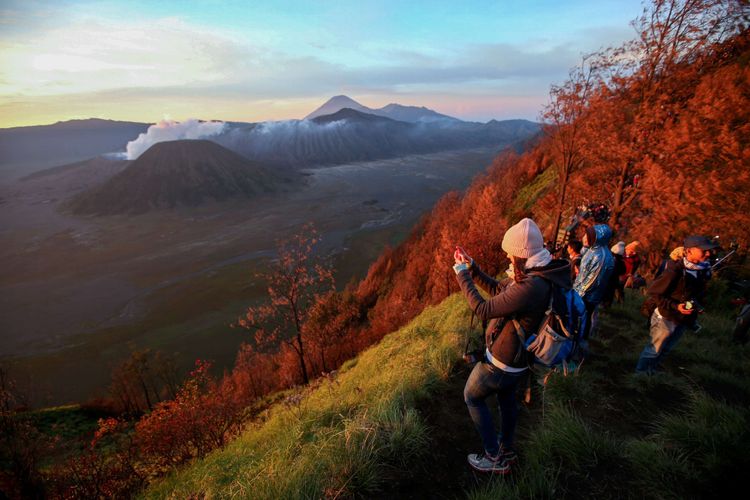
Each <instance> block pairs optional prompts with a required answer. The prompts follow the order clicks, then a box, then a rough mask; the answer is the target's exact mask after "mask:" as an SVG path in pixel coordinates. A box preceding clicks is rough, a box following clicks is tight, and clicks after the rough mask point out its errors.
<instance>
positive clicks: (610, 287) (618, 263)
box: [602, 241, 627, 308]
mask: <svg viewBox="0 0 750 500" xmlns="http://www.w3.org/2000/svg"><path fill="white" fill-rule="evenodd" d="M610 252H612V257H613V258H614V263H615V267H614V268H613V270H612V274H611V275H610V277H609V283H608V284H607V289H606V291H605V292H604V299H602V306H603V307H605V308H609V307H610V306H611V305H612V302H617V303H618V304H622V301H623V298H624V296H625V279H626V278H625V273H626V272H627V268H626V267H625V242H624V241H618V242H617V243H616V244H614V245H612V248H610Z"/></svg>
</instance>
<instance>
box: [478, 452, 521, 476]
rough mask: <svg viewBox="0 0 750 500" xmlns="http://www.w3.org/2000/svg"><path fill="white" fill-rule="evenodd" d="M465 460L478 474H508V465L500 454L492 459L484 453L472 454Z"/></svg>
mask: <svg viewBox="0 0 750 500" xmlns="http://www.w3.org/2000/svg"><path fill="white" fill-rule="evenodd" d="M467 458H468V460H469V465H471V466H472V467H473V468H474V469H475V470H478V471H479V472H491V473H493V474H507V473H508V472H510V465H509V464H508V462H507V461H506V460H505V458H503V456H502V455H501V454H498V455H497V456H495V457H492V456H490V455H487V454H486V453H482V454H479V453H472V454H471V455H469V456H468V457H467Z"/></svg>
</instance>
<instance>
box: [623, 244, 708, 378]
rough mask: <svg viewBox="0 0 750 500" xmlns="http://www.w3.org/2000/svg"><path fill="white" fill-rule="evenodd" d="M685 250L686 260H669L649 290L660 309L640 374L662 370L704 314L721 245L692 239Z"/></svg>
mask: <svg viewBox="0 0 750 500" xmlns="http://www.w3.org/2000/svg"><path fill="white" fill-rule="evenodd" d="M683 247H684V256H683V257H682V259H679V260H669V261H668V262H667V264H666V266H665V268H664V272H662V273H661V274H660V275H659V277H657V278H656V279H655V280H654V282H653V283H651V286H649V288H648V296H649V297H648V300H651V301H652V302H653V303H654V304H655V305H656V308H655V309H654V312H653V313H651V319H650V324H649V325H650V326H649V334H650V339H649V342H648V344H646V347H645V348H644V349H643V352H641V356H640V358H639V359H638V364H637V365H636V368H635V371H636V372H637V373H647V374H652V373H654V372H655V371H657V370H659V369H660V367H661V363H662V361H663V360H664V357H665V356H666V355H667V354H669V352H670V351H671V350H672V349H674V347H675V346H676V345H677V342H678V341H679V340H680V338H681V337H682V334H683V333H684V332H685V328H688V327H694V326H695V325H696V320H697V317H698V313H699V312H701V311H702V309H701V307H700V304H701V303H702V302H703V297H704V295H705V293H706V286H707V284H708V281H709V280H710V279H711V265H710V263H709V262H708V258H709V257H710V255H711V253H710V251H711V249H713V248H716V247H717V245H716V243H715V242H713V241H712V240H710V239H708V238H706V237H705V236H689V237H688V238H685V242H684V245H683Z"/></svg>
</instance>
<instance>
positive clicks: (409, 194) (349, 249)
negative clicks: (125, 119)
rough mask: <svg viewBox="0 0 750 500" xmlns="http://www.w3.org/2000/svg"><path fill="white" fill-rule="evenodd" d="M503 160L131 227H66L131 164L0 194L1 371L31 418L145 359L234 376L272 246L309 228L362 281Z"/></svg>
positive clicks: (409, 165) (64, 173) (468, 154)
mask: <svg viewBox="0 0 750 500" xmlns="http://www.w3.org/2000/svg"><path fill="white" fill-rule="evenodd" d="M496 155H497V149H496V148H482V149H473V150H465V151H454V152H445V153H436V154H429V155H416V156H408V157H402V158H395V159H390V160H380V161H372V162H361V163H353V164H346V165H338V166H329V167H319V168H315V169H306V170H301V171H299V172H298V173H297V174H298V175H299V177H300V181H299V182H297V183H294V184H292V185H290V186H289V187H288V188H287V189H286V190H284V191H282V192H278V193H273V194H269V195H267V196H262V197H259V198H255V199H251V200H243V201H231V202H222V203H216V202H212V203H208V204H206V205H203V206H200V207H197V208H176V209H171V210H165V209H162V210H158V211H152V212H149V213H146V214H142V215H137V216H124V215H123V216H106V217H102V216H98V217H95V216H87V217H78V216H72V215H70V214H67V213H66V212H65V210H63V209H61V206H62V204H63V202H64V201H65V200H67V199H68V198H70V197H71V196H73V195H74V194H76V193H78V192H80V191H82V190H83V189H86V188H88V187H91V186H93V185H95V184H97V183H100V182H103V181H104V180H106V179H108V178H110V177H111V176H112V175H114V174H115V173H117V172H119V171H120V170H122V169H123V168H125V167H126V166H127V163H126V162H116V161H109V160H103V159H101V160H92V161H90V162H83V163H82V164H76V165H73V166H71V167H66V168H61V169H56V170H54V171H44V172H41V173H38V174H35V175H33V176H30V177H28V178H25V179H21V180H18V179H11V178H6V179H5V180H0V262H2V263H3V265H2V267H1V268H0V358H1V359H2V361H3V362H4V364H6V365H7V366H9V367H10V369H11V372H12V374H14V375H15V376H16V377H17V378H19V379H20V380H21V381H22V383H23V384H24V385H25V386H26V387H27V389H28V390H29V391H31V394H32V401H33V402H34V403H35V404H37V405H42V404H44V405H49V404H61V403H66V402H70V401H80V400H84V399H86V398H90V397H94V396H102V395H104V394H105V393H106V386H107V385H108V383H109V376H110V373H111V371H112V368H113V367H115V366H116V365H117V364H119V363H120V362H122V361H123V360H124V359H125V358H127V356H128V355H129V353H130V351H132V350H134V349H140V348H151V349H155V350H161V351H163V352H165V353H175V354H176V356H177V360H178V364H179V366H180V367H181V369H183V370H187V369H188V368H189V367H190V366H191V365H192V364H193V362H194V360H195V359H197V358H201V359H209V360H213V361H214V362H215V366H216V367H217V369H225V368H230V367H231V365H232V363H233V360H234V356H235V354H236V351H237V348H238V346H239V345H240V343H241V342H242V341H245V340H248V339H249V335H248V334H247V333H246V332H244V331H243V330H239V329H232V328H230V324H231V323H232V322H233V321H235V320H236V319H237V318H238V317H239V316H240V315H241V314H242V312H243V311H244V309H245V308H246V307H247V306H248V305H252V304H256V303H259V302H260V301H262V300H263V297H264V295H265V284H264V283H262V282H261V281H260V280H258V279H257V278H256V277H255V274H256V273H257V272H259V271H263V269H264V268H265V266H266V265H267V263H268V262H269V259H272V258H273V256H274V253H275V247H276V242H277V241H278V240H280V239H284V238H288V237H289V236H291V235H292V234H295V233H296V232H299V231H300V229H301V228H302V227H303V226H304V224H306V223H308V222H312V223H314V224H315V227H316V228H317V230H318V231H319V232H320V233H321V234H322V237H323V238H322V242H321V244H320V245H319V248H318V252H319V253H321V254H322V255H325V256H327V257H329V258H331V259H332V261H333V263H334V265H335V267H336V279H337V285H338V286H339V288H341V287H342V286H343V285H344V284H346V282H348V281H349V280H351V279H352V278H359V277H362V276H363V275H364V274H365V273H366V271H367V268H368V266H369V265H370V264H371V263H372V261H374V259H375V258H376V257H377V256H378V254H379V253H380V252H381V251H382V250H383V248H384V247H385V246H386V245H395V244H397V243H399V242H400V241H402V240H403V239H404V238H405V237H406V236H407V235H408V233H409V231H410V229H411V227H412V226H413V225H414V223H415V222H416V221H417V220H418V219H419V217H420V216H421V215H422V214H424V213H425V212H426V211H427V210H429V209H430V208H431V207H432V205H433V204H434V203H435V202H436V201H437V200H438V199H439V197H440V196H441V195H442V194H444V193H445V192H447V191H450V190H455V189H463V188H465V187H466V186H467V185H468V184H469V182H470V180H471V178H472V177H473V176H474V175H475V174H477V173H479V172H482V171H484V170H485V169H486V167H487V166H488V165H489V164H490V163H491V162H492V159H493V158H494V157H495V156H496Z"/></svg>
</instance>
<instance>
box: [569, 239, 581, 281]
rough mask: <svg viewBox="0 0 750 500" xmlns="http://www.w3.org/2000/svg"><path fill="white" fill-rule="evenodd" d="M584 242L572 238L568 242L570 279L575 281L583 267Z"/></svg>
mask: <svg viewBox="0 0 750 500" xmlns="http://www.w3.org/2000/svg"><path fill="white" fill-rule="evenodd" d="M582 248H583V243H581V242H580V241H578V240H570V241H569V242H568V247H567V251H568V260H569V261H570V279H571V280H572V281H575V279H576V276H578V271H579V269H580V268H581V257H582V256H581V249H582Z"/></svg>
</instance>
